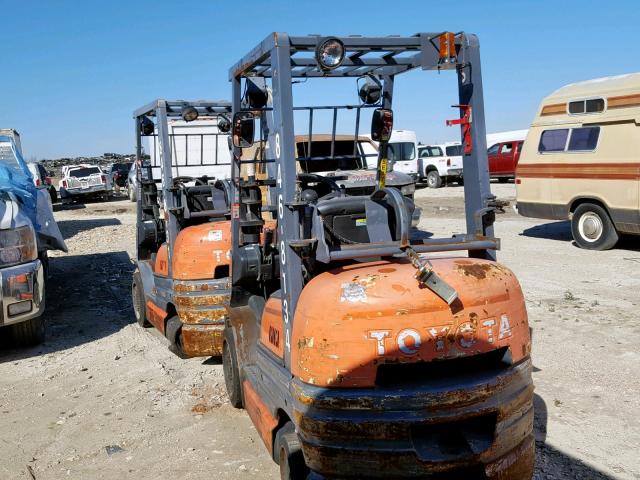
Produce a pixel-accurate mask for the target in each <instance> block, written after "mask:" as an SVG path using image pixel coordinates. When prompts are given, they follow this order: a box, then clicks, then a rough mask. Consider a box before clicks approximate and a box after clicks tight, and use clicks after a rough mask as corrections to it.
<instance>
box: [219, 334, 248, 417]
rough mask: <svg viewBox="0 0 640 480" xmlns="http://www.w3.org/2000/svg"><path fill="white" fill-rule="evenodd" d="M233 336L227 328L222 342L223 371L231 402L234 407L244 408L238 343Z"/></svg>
mask: <svg viewBox="0 0 640 480" xmlns="http://www.w3.org/2000/svg"><path fill="white" fill-rule="evenodd" d="M232 337H233V335H232V334H231V332H230V331H229V330H228V329H227V330H225V332H224V343H223V344H222V371H223V372H224V384H225V387H226V388H227V396H228V397H229V403H230V404H231V405H232V406H233V407H234V408H244V398H243V397H242V381H241V379H240V368H239V366H238V355H237V354H236V345H235V343H234V341H233V338H232Z"/></svg>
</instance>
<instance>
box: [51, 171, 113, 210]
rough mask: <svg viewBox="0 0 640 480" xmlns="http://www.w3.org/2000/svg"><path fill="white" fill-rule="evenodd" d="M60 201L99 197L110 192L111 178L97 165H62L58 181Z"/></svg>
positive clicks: (104, 198) (106, 195)
mask: <svg viewBox="0 0 640 480" xmlns="http://www.w3.org/2000/svg"><path fill="white" fill-rule="evenodd" d="M59 190H60V199H61V200H62V203H71V202H73V201H79V200H88V199H95V198H101V199H103V200H106V199H107V198H108V197H109V195H110V193H111V178H110V177H109V175H108V174H106V173H105V172H103V171H102V169H101V168H100V167H99V166H98V165H86V164H82V165H68V166H64V167H62V179H61V180H60V181H59Z"/></svg>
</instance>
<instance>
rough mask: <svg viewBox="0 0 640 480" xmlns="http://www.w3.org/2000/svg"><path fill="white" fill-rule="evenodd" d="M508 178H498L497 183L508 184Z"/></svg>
mask: <svg viewBox="0 0 640 480" xmlns="http://www.w3.org/2000/svg"><path fill="white" fill-rule="evenodd" d="M509 180H511V179H510V178H509V177H498V183H509Z"/></svg>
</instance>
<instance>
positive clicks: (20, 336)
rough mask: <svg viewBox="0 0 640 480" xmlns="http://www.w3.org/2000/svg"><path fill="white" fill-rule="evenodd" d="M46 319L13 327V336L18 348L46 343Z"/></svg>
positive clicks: (34, 319) (34, 320) (33, 319)
mask: <svg viewBox="0 0 640 480" xmlns="http://www.w3.org/2000/svg"><path fill="white" fill-rule="evenodd" d="M44 331H45V325H44V318H43V317H42V316H39V317H36V318H32V319H31V320H25V321H24V322H20V323H16V324H15V325H12V326H11V336H12V340H13V344H14V345H15V346H16V347H31V346H34V345H39V344H41V343H42V342H44Z"/></svg>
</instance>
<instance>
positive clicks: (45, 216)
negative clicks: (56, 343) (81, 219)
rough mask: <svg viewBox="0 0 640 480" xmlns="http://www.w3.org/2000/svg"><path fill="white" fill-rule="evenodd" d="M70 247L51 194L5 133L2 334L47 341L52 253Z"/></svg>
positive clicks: (0, 149)
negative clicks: (46, 307)
mask: <svg viewBox="0 0 640 480" xmlns="http://www.w3.org/2000/svg"><path fill="white" fill-rule="evenodd" d="M48 250H62V251H64V252H66V251H67V247H66V245H65V243H64V240H63V238H62V235H61V233H60V230H59V228H58V225H57V224H56V222H55V220H54V218H53V211H52V210H51V203H50V201H49V194H48V193H47V191H46V190H43V189H37V188H36V187H35V185H34V183H33V178H32V176H31V173H30V171H29V169H28V167H27V165H26V163H25V161H24V159H23V158H22V153H21V152H20V150H19V147H17V146H16V142H15V141H14V138H13V137H12V136H9V135H0V299H1V307H0V335H2V336H3V337H4V336H5V335H10V336H11V337H12V344H13V345H16V346H26V345H34V344H38V343H41V342H42V341H43V340H44V334H45V322H44V319H43V317H42V313H43V311H44V303H45V302H44V300H45V279H46V277H47V268H48V260H47V251H48Z"/></svg>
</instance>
